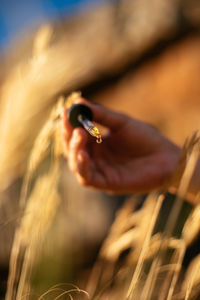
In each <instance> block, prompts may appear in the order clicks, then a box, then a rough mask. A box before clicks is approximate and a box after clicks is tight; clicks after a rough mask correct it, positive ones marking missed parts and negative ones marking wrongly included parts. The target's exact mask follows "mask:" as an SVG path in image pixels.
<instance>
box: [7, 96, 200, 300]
mask: <svg viewBox="0 0 200 300" xmlns="http://www.w3.org/2000/svg"><path fill="white" fill-rule="evenodd" d="M78 96H79V94H73V95H72V96H71V97H70V98H69V100H70V101H74V99H75V98H76V97H78ZM64 102H65V101H64V98H62V97H61V98H60V99H59V101H58V104H57V105H56V106H55V107H54V108H53V110H52V112H51V113H50V116H49V118H48V119H47V121H46V122H45V123H44V125H43V127H42V128H41V130H40V132H39V134H38V136H37V138H36V139H35V142H34V144H33V148H32V150H31V152H30V157H29V160H28V163H27V172H26V175H25V177H24V184H23V185H22V194H21V199H20V204H21V210H22V218H21V221H20V224H19V226H18V228H17V230H16V234H15V238H14V242H13V248H12V253H11V259H10V271H9V279H8V288H7V294H6V300H20V299H23V298H26V299H29V296H30V295H31V294H33V292H34V291H32V287H31V273H32V268H33V265H34V264H35V263H36V261H37V259H38V252H39V251H38V249H40V246H41V245H42V242H43V241H44V237H45V235H46V233H47V231H48V229H49V228H50V226H51V224H52V222H53V219H54V217H55V214H56V209H57V206H58V204H59V199H60V198H59V194H58V191H57V186H58V178H59V157H60V155H61V154H62V153H63V151H64V149H63V147H62V138H61V136H60V132H61V128H60V120H61V117H62V110H63V108H64V106H65V105H66V104H65V103H64ZM68 103H69V102H68ZM47 157H50V160H49V163H50V167H48V169H47V170H46V172H45V174H43V175H41V174H40V173H37V172H38V169H39V168H40V165H41V164H42V162H43V161H44V159H45V158H47ZM198 157H199V138H198V136H197V134H195V135H194V136H193V137H192V138H191V139H190V140H188V141H187V143H186V144H185V146H184V149H183V154H182V156H181V159H180V163H179V166H178V168H177V171H176V173H175V176H174V178H175V179H174V180H176V181H177V178H181V180H180V186H179V188H178V192H177V197H176V199H175V201H174V205H173V207H172V210H171V212H170V215H169V218H168V221H167V223H166V225H165V230H164V232H163V233H161V232H160V233H154V227H155V224H156V221H157V219H158V215H159V212H160V208H161V206H162V203H163V201H164V198H165V193H162V194H160V193H159V192H157V193H153V194H150V195H149V196H148V197H147V199H146V200H145V201H144V204H143V205H142V207H141V208H140V209H139V210H138V209H136V207H137V204H138V203H139V200H138V199H136V198H135V197H132V198H130V199H128V200H127V202H126V203H125V205H124V206H123V207H122V208H121V210H120V211H119V212H118V214H117V216H116V219H115V221H114V223H113V225H112V227H111V230H110V233H109V235H108V237H107V239H106V240H105V241H104V243H103V245H102V248H101V250H100V252H99V258H98V260H97V262H96V264H95V265H94V268H93V271H92V273H91V276H90V279H89V282H88V285H87V288H86V290H87V291H88V293H89V294H90V297H89V294H88V293H87V292H85V291H84V290H81V289H78V288H76V287H75V288H72V289H67V290H65V289H62V288H60V287H53V288H51V289H49V290H48V291H47V292H46V293H44V294H43V295H41V296H40V297H39V299H47V298H48V295H50V294H51V293H55V292H56V293H57V294H56V296H55V298H54V299H61V298H64V297H66V296H68V298H69V299H73V296H72V293H77V294H80V295H82V296H80V295H79V296H80V297H81V299H82V297H87V298H88V299H93V300H94V299H96V300H97V299H111V300H112V299H116V297H120V299H127V300H131V299H138V300H140V299H141V300H152V299H159V300H162V299H163V300H172V299H174V300H176V299H187V300H188V299H193V297H194V296H193V295H196V293H198V291H199V282H200V278H199V267H200V265H199V256H198V257H197V258H195V259H194V261H193V262H192V263H191V265H190V266H189V268H188V271H187V273H186V275H185V279H184V281H183V283H182V284H181V283H180V279H179V278H180V276H181V265H182V261H183V257H184V254H185V250H186V247H187V245H189V244H191V242H192V240H193V239H194V238H195V236H196V235H197V234H198V233H199V226H200V225H199V224H200V222H199V220H200V219H199V215H200V214H199V206H196V207H195V208H194V210H193V211H192V212H191V214H190V215H189V217H188V219H187V221H186V223H185V225H184V227H183V230H182V235H181V237H180V238H174V237H173V231H174V228H175V227H176V223H177V219H178V216H179V214H180V210H181V207H182V204H183V201H184V198H185V197H187V190H188V187H189V184H190V180H191V177H192V174H193V172H194V169H195V165H196V163H197V160H198ZM170 184H171V182H169V185H170ZM167 188H169V186H168V187H167ZM197 197H199V195H197ZM127 250H129V253H128V255H127V256H126V259H125V260H124V261H123V263H122V264H119V261H120V258H121V255H122V253H123V252H124V251H127ZM170 251H171V254H170V255H169V253H170ZM141 291H142V292H141ZM58 292H60V293H59V294H58ZM116 295H118V296H116ZM118 299H119V298H118Z"/></svg>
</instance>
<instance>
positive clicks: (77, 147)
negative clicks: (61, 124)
mask: <svg viewBox="0 0 200 300" xmlns="http://www.w3.org/2000/svg"><path fill="white" fill-rule="evenodd" d="M87 141H88V136H87V133H86V132H85V131H84V129H82V128H75V129H74V130H73V133H72V135H71V139H70V141H69V143H68V164H69V168H70V169H71V171H72V172H77V171H78V169H77V167H78V153H79V152H80V151H83V150H85V147H86V143H87Z"/></svg>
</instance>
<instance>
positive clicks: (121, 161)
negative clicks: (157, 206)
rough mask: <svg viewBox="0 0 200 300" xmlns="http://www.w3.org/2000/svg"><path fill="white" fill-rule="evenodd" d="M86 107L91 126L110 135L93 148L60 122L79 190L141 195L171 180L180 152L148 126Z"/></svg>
mask: <svg viewBox="0 0 200 300" xmlns="http://www.w3.org/2000/svg"><path fill="white" fill-rule="evenodd" d="M77 103H83V104H86V105H88V106H89V107H90V108H91V110H92V112H93V116H94V121H95V122H97V123H99V124H101V125H103V126H105V127H107V128H108V129H109V132H108V133H107V134H106V136H103V142H102V143H101V144H97V143H96V141H95V139H94V138H93V137H92V136H90V135H89V134H88V133H87V132H86V131H85V130H84V129H83V128H75V129H74V128H72V126H71V125H70V123H69V121H68V118H67V112H66V113H65V116H64V139H65V148H66V156H67V158H68V164H69V168H70V170H71V171H72V172H73V173H74V174H75V175H76V177H77V179H78V181H79V183H80V184H82V185H86V186H89V187H92V188H97V189H100V190H104V191H107V192H112V193H144V192H149V191H152V190H154V189H157V188H162V187H163V185H164V184H165V182H166V180H168V179H169V178H170V176H171V175H172V173H173V171H174V169H175V166H176V164H177V162H178V159H179V156H180V148H179V147H178V146H176V145H175V144H173V143H172V142H171V141H169V140H168V139H166V138H165V137H164V136H162V135H161V134H160V133H159V132H158V130H157V129H155V128H154V127H152V126H151V125H149V124H146V123H144V122H141V121H138V120H135V119H133V118H130V117H128V116H127V115H124V114H121V113H118V112H114V111H111V110H109V109H108V108H105V107H103V106H100V105H96V104H91V103H88V102H87V101H86V100H84V99H80V100H78V101H77Z"/></svg>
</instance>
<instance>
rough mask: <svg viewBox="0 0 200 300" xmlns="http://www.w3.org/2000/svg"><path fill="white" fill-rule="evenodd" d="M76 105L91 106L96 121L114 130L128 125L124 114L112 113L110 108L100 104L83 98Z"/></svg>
mask: <svg viewBox="0 0 200 300" xmlns="http://www.w3.org/2000/svg"><path fill="white" fill-rule="evenodd" d="M75 103H76V104H77V103H81V104H85V105H87V106H89V107H90V108H91V110H92V113H93V119H94V121H95V122H97V123H99V124H102V125H104V126H106V127H108V128H110V129H112V130H115V129H119V127H121V126H122V125H124V124H125V123H126V121H127V118H128V117H127V116H125V115H124V114H121V113H118V112H115V111H112V110H110V109H109V108H106V107H104V106H101V105H98V104H93V103H91V102H88V101H86V100H85V99H83V98H80V99H78V100H77V101H76V102H75Z"/></svg>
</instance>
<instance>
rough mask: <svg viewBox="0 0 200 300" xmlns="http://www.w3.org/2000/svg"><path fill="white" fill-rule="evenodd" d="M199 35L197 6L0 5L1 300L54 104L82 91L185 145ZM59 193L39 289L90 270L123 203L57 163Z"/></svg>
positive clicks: (118, 1) (198, 104)
mask: <svg viewBox="0 0 200 300" xmlns="http://www.w3.org/2000/svg"><path fill="white" fill-rule="evenodd" d="M199 33H200V3H199V1H198V0H182V1H181V0H171V1H169V0H153V1H149V0H134V1H133V0H110V1H109V0H107V1H106V0H95V1H94V0H79V1H78V0H66V1H64V0H58V1H56V0H52V1H50V0H34V1H32V0H30V1H25V0H19V1H14V0H7V1H6V0H1V3H0V62H1V68H0V137H1V138H0V139H1V140H0V144H1V146H0V165H1V170H0V200H1V202H0V216H1V224H2V225H1V227H0V240H1V242H0V244H1V249H0V267H1V275H0V276H1V280H2V282H4V284H2V287H1V295H2V299H3V297H4V296H3V295H4V292H5V287H6V278H7V273H8V263H9V256H10V251H11V245H12V240H13V236H14V231H15V227H16V225H17V224H18V219H19V217H18V216H19V198H20V190H21V187H22V182H23V179H24V175H25V171H26V166H27V161H28V157H29V155H30V151H31V149H32V147H33V144H34V140H35V138H36V136H37V135H38V133H39V132H40V130H41V128H42V126H43V125H44V124H45V122H46V120H47V119H48V116H49V113H50V110H51V108H52V107H53V106H54V105H55V103H56V102H57V100H58V98H59V97H60V96H64V97H67V96H68V95H69V94H70V93H71V92H73V91H77V90H78V91H81V92H82V94H83V96H84V97H86V98H88V99H89V100H90V101H95V102H97V103H101V104H103V105H106V106H108V107H110V108H112V109H116V110H119V111H123V112H125V113H128V114H129V115H131V116H134V117H136V118H139V119H142V120H144V121H147V122H149V123H151V124H153V125H154V126H156V127H157V128H159V130H161V132H163V133H164V134H165V135H167V136H168V137H169V138H171V139H172V140H174V142H176V143H177V144H179V145H183V143H184V140H185V139H186V137H187V136H190V135H191V134H192V133H193V132H194V130H198V129H199V126H200V123H199V113H200V34H199ZM119 143H120V141H119ZM38 172H39V171H38ZM38 174H39V173H38ZM59 189H60V191H61V192H60V193H61V199H60V204H59V205H58V208H57V213H56V217H55V218H54V221H53V225H52V227H51V229H50V233H49V234H48V237H49V238H48V239H47V241H46V247H44V249H43V252H44V253H43V254H42V255H43V256H42V258H40V259H41V260H42V265H44V268H42V271H41V268H40V271H41V272H40V274H39V275H38V273H37V272H39V271H38V270H36V271H35V274H36V276H35V277H34V280H33V282H34V284H35V286H37V287H38V290H39V291H44V290H45V288H48V287H49V286H51V285H53V284H55V283H57V282H62V281H65V282H73V281H74V280H75V278H77V276H78V275H77V273H78V274H79V271H80V269H81V270H84V271H85V270H87V268H89V266H90V265H91V263H92V262H93V260H94V258H95V256H96V253H97V250H98V248H99V246H100V244H101V242H102V240H103V239H104V238H105V236H106V234H107V233H108V230H109V226H110V224H111V223H112V220H113V218H114V215H115V212H116V210H117V208H118V207H119V206H120V205H121V204H122V203H123V201H124V199H125V198H126V195H124V196H120V197H117V196H116V197H114V196H113V197H111V196H108V195H105V194H103V193H100V192H97V191H90V190H88V189H87V188H82V187H80V186H79V185H78V184H77V182H76V180H75V178H74V177H73V175H71V174H70V173H69V171H68V169H67V163H66V161H65V160H64V159H63V158H62V159H61V175H60V186H59ZM55 253H56V255H55ZM40 259H39V261H40ZM39 264H40V265H41V261H40V263H39ZM50 274H51V275H50ZM41 281H42V282H44V284H43V285H42V286H41V284H40V282H41Z"/></svg>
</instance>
